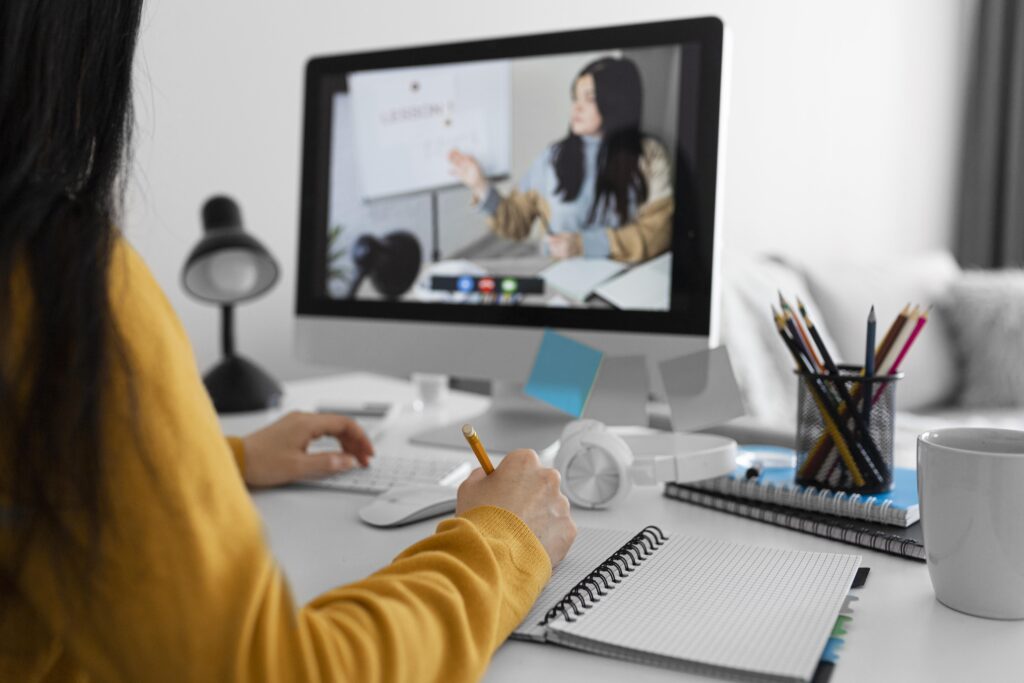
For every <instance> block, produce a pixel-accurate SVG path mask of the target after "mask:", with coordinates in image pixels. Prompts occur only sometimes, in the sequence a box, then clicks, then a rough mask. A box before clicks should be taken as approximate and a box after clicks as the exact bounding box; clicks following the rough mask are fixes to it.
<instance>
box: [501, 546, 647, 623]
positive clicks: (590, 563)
mask: <svg viewBox="0 0 1024 683" xmlns="http://www.w3.org/2000/svg"><path fill="white" fill-rule="evenodd" d="M634 535H635V532H630V531H617V530H615V529H589V528H586V527H583V528H580V529H579V530H578V531H577V533H576V541H575V542H574V543H573V544H572V547H571V548H570V549H569V554H568V555H566V557H565V559H564V560H562V561H561V562H560V563H559V565H558V566H557V567H556V568H555V571H554V574H552V575H551V580H550V581H549V582H548V585H547V586H545V588H544V590H543V592H541V594H540V597H539V598H537V602H535V603H533V608H532V609H531V610H530V613H529V614H527V615H526V618H525V619H523V623H521V624H520V625H519V627H518V628H517V629H516V630H515V631H514V632H513V633H512V637H513V638H519V639H522V640H537V641H543V640H544V633H545V632H546V631H547V627H545V626H541V625H540V621H541V620H542V619H543V618H544V615H545V614H547V611H548V610H549V609H551V608H552V607H553V606H554V605H555V604H556V603H557V602H558V601H559V600H561V599H562V596H564V595H565V594H566V593H568V592H569V591H570V590H571V589H572V587H573V586H575V585H576V584H577V583H579V581H580V579H582V578H583V577H584V576H586V575H587V574H589V573H590V572H592V571H594V569H596V568H597V566H598V565H600V564H601V563H602V562H604V561H605V560H606V559H608V557H609V556H610V555H611V554H612V553H614V552H615V551H616V550H618V549H619V548H621V547H622V546H623V545H624V544H625V543H626V542H627V541H629V539H631V538H633V536H634Z"/></svg>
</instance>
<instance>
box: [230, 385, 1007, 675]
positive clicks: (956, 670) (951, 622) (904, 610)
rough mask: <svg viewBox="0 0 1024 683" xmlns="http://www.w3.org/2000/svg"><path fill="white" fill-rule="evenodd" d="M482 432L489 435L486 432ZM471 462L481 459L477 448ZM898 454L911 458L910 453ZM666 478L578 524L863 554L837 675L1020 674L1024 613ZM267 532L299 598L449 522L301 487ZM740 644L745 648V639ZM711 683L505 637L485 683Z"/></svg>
mask: <svg viewBox="0 0 1024 683" xmlns="http://www.w3.org/2000/svg"><path fill="white" fill-rule="evenodd" d="M413 398H414V394H413V389H412V387H411V385H409V383H407V382H403V381H399V380H396V379H393V378H386V377H381V376H375V375H369V374H364V373H353V374H348V375H339V376H334V377H327V378H321V379H315V380H303V381H296V382H290V383H287V385H286V391H285V400H284V405H283V407H282V409H280V410H275V411H268V412H266V413H255V414H247V415H242V416H231V417H223V418H222V420H221V421H222V424H223V425H224V429H225V432H226V433H228V434H244V433H247V432H248V431H251V430H253V429H256V428H259V427H260V426H262V425H265V424H266V423H267V422H269V421H271V420H273V419H274V418H275V417H277V416H278V415H279V414H280V413H281V412H283V411H286V410H313V409H315V408H316V407H317V406H318V405H321V404H328V403H331V402H334V403H337V402H339V401H342V400H355V399H358V400H360V401H397V402H400V403H401V404H403V405H404V406H410V405H411V403H412V400H413ZM487 403H488V400H487V399H486V398H483V397H480V396H476V395H472V394H465V393H462V392H452V393H451V396H450V398H449V399H448V400H447V401H446V403H445V404H444V406H443V407H439V408H434V409H429V410H425V411H421V412H415V411H412V410H411V408H409V409H408V410H406V411H404V412H402V413H400V414H399V415H397V416H396V418H395V419H394V421H393V422H392V423H391V424H390V425H389V426H387V427H385V428H384V429H383V432H382V435H381V437H380V438H379V439H378V441H377V442H376V444H375V445H376V448H377V450H378V452H380V453H394V454H396V455H398V454H401V455H408V454H410V453H429V452H431V451H434V452H438V453H445V454H450V453H451V452H452V451H450V450H445V449H432V448H430V447H426V446H418V445H417V446H410V445H409V444H408V443H407V441H406V439H407V437H408V436H409V435H410V434H414V433H416V432H417V431H420V430H422V429H424V428H426V427H428V426H432V425H436V424H441V423H444V422H451V421H453V420H460V419H468V418H471V417H472V415H474V414H475V413H479V412H482V411H483V410H485V409H486V408H487ZM482 436H483V435H482ZM465 455H466V458H467V459H472V457H473V456H472V453H471V452H470V451H469V449H468V447H467V448H466V449H465ZM898 460H899V461H900V463H901V464H902V463H903V462H908V461H909V462H912V460H913V455H912V454H906V453H901V454H899V455H898ZM661 490H662V489H661V487H660V486H654V487H636V488H634V490H633V492H632V493H631V494H630V497H629V498H628V499H627V500H625V501H624V502H623V503H622V504H621V505H620V506H618V507H616V508H614V509H612V510H582V509H574V510H573V517H574V519H575V520H576V523H577V525H579V526H594V527H606V528H615V529H624V530H631V531H635V530H639V529H640V528H641V527H643V526H645V525H647V524H656V525H658V526H660V527H661V528H663V529H664V530H665V531H666V532H667V533H678V534H686V535H691V536H704V537H710V538H717V539H723V540H728V541H735V542H739V543H747V544H755V545H764V546H771V547H778V548H785V549H792V550H806V551H818V552H841V553H859V554H861V555H862V557H863V558H864V562H863V566H866V567H870V568H871V574H870V577H869V578H868V582H867V584H866V586H864V588H862V589H860V590H858V591H857V592H856V593H855V595H857V596H858V598H859V599H858V601H857V602H855V603H854V614H853V621H852V623H851V624H850V626H849V627H848V634H847V635H846V637H845V645H844V647H843V649H842V651H841V653H840V658H839V663H838V665H837V666H836V669H835V673H834V677H833V680H834V681H836V682H837V683H841V682H843V681H861V680H872V679H874V680H900V681H943V680H948V681H959V680H1019V674H1020V671H1021V667H1022V665H1024V654H1022V652H1021V649H1020V643H1022V642H1024V621H1019V622H1013V621H1011V622H1007V621H993V620H986V619H980V618H976V617H971V616H968V615H965V614H961V613H959V612H955V611H953V610H951V609H949V608H947V607H944V606H943V605H941V604H939V603H938V602H937V601H936V599H935V594H934V592H933V591H932V587H931V583H930V581H929V578H928V570H927V567H926V565H925V564H923V563H919V562H912V561H909V560H905V559H901V558H897V557H891V556H888V555H885V554H882V553H877V552H872V551H867V550H864V551H862V550H861V549H859V548H856V547H854V546H849V545H844V544H840V543H835V542H831V541H827V540H825V539H820V538H817V537H814V536H810V535H807V534H801V533H797V532H794V531H789V530H786V529H781V528H776V527H773V526H770V525H767V524H763V523H760V522H756V521H753V520H747V519H743V518H740V517H735V516H732V515H727V514H724V513H720V512H716V511H714V510H708V509H704V508H699V507H696V506H693V505H687V504H684V503H680V502H676V501H673V500H669V499H667V498H665V497H664V496H663V495H662V493H661ZM253 500H254V502H255V504H256V507H257V508H258V509H259V511H260V513H261V515H262V517H263V520H264V524H265V528H266V533H267V537H268V540H269V543H270V546H271V549H272V550H273V552H274V554H275V556H276V558H277V560H278V562H279V564H280V565H281V567H282V568H283V570H284V572H285V574H286V575H287V577H288V580H289V583H290V584H291V587H292V592H293V595H294V596H295V600H296V601H297V603H298V604H304V603H306V602H308V601H309V600H311V599H312V598H314V597H316V596H317V595H319V594H320V593H322V592H324V591H326V590H329V589H331V588H334V587H335V586H338V585H340V584H345V583H350V582H353V581H357V580H359V579H361V578H364V577H365V576H367V575H369V574H370V573H372V572H374V571H376V570H377V569H380V568H382V567H384V566H386V565H387V564H388V563H390V562H391V560H392V559H393V558H394V557H395V556H396V555H397V554H398V553H400V552H401V551H402V550H403V549H405V548H406V547H408V546H409V545H411V544H413V543H414V542H416V541H417V540H419V539H421V538H423V537H425V536H427V535H429V534H431V533H432V532H433V530H434V528H435V527H436V526H437V523H438V522H439V521H440V519H442V518H435V519H430V520H425V521H421V522H417V523H414V524H410V525H408V526H405V527H399V528H394V529H378V528H374V527H370V526H368V525H366V524H363V523H362V522H360V521H359V518H358V516H357V512H358V510H359V508H360V507H362V506H363V505H366V504H367V503H368V502H369V501H370V500H371V498H370V497H369V496H367V495H362V494H350V493H343V492H337V491H329V490H320V489H315V488H309V487H301V486H291V487H284V488H279V489H268V490H259V491H254V492H253ZM742 646H743V644H742V643H737V647H742ZM627 678H628V680H630V681H632V682H633V683H642V682H644V681H669V680H671V681H680V680H683V681H686V680H694V681H697V680H710V679H706V678H703V677H700V676H696V675H692V674H680V673H678V672H674V671H670V670H667V669H658V668H655V667H650V666H642V665H638V664H631V663H629V662H625V661H619V660H613V659H608V658H604V657H597V656H594V655H588V654H584V653H581V652H575V651H572V650H568V649H566V648H561V647H552V646H547V645H538V644H534V643H525V642H512V641H510V642H507V643H505V644H504V645H503V646H502V647H501V648H500V649H499V650H498V652H497V653H496V654H495V656H494V659H493V661H492V663H491V666H490V668H489V669H488V671H487V673H486V675H485V677H484V680H487V681H522V680H554V679H557V680H559V681H560V682H566V683H567V682H570V681H581V682H582V681H594V680H624V679H627Z"/></svg>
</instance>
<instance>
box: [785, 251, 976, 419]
mask: <svg viewBox="0 0 1024 683" xmlns="http://www.w3.org/2000/svg"><path fill="white" fill-rule="evenodd" d="M803 268H804V271H805V273H806V275H807V282H808V284H809V285H810V288H811V291H812V292H813V293H814V298H815V299H816V300H817V302H818V305H819V306H821V312H822V315H824V316H825V321H826V323H827V324H828V329H829V331H830V332H831V333H832V335H833V337H834V339H835V343H836V346H834V347H833V348H834V349H838V351H834V352H833V353H834V354H835V355H838V356H839V357H840V358H842V359H843V362H845V363H849V364H851V365H863V364H864V346H865V333H866V329H867V319H868V311H869V310H870V308H871V306H872V305H873V306H874V307H875V316H876V317H877V319H878V327H877V330H878V331H877V340H878V341H881V339H882V337H883V336H885V331H886V330H887V329H888V328H889V325H890V323H892V321H893V320H894V319H895V318H896V316H897V315H898V314H899V312H900V310H901V309H902V308H903V306H904V305H906V304H908V303H912V304H918V305H922V306H931V305H933V304H935V303H937V302H941V301H942V300H943V298H944V296H945V294H946V292H947V291H948V289H949V287H950V285H951V284H952V283H953V282H954V281H955V280H956V279H957V278H958V277H959V276H960V272H961V271H960V266H958V265H957V263H956V260H955V259H954V258H953V256H952V254H950V253H949V252H945V251H936V252H930V253H924V254H920V255H917V256H913V257H909V258H898V259H886V260H876V261H872V262H869V263H864V262H856V261H851V260H841V261H834V260H828V261H813V262H807V263H804V264H803ZM957 365H958V364H957V357H956V349H955V347H954V345H953V340H952V338H951V336H950V332H949V329H948V326H947V323H946V321H945V320H944V312H943V311H942V310H941V309H933V310H932V312H931V313H930V314H929V315H928V323H927V324H926V325H925V327H924V329H922V330H921V333H920V335H919V336H918V338H917V341H916V342H915V343H914V346H913V347H912V348H911V350H910V351H909V353H908V355H907V357H906V358H905V359H904V361H903V364H902V365H901V366H900V370H902V371H904V372H905V373H906V378H905V379H904V380H903V381H902V382H900V383H899V385H898V386H897V387H896V405H897V407H898V408H899V409H901V410H918V409H921V408H926V407H929V406H934V405H940V404H943V403H947V402H948V401H949V400H950V399H951V397H952V396H953V393H954V392H955V391H956V388H957V383H958V375H959V373H958V368H957Z"/></svg>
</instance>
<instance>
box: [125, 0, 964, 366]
mask: <svg viewBox="0 0 1024 683" xmlns="http://www.w3.org/2000/svg"><path fill="white" fill-rule="evenodd" d="M976 1H977V0H899V1H895V2H894V1H893V0H833V1H830V2H826V1H822V0H773V1H771V2H764V1H753V0H689V1H688V2H679V1H678V0H646V1H645V2H642V3H628V2H621V1H616V2H609V1H607V0H600V1H596V0H559V2H551V0H520V1H519V2H489V3H486V5H485V4H483V3H480V2H479V1H478V0H477V1H470V0H434V1H432V2H422V1H414V0H375V1H374V2H360V3H357V2H340V1H339V0H333V1H331V2H328V1H327V0H307V1H306V2H303V3H281V2H268V1H265V0H260V1H253V0H217V2H200V1H199V0H174V1H173V2H171V1H170V0H153V1H152V2H150V3H149V5H148V8H147V11H146V17H145V20H144V27H143V33H142V38H141V46H140V53H139V60H138V78H137V81H136V107H137V118H138V128H137V135H136V167H135V168H136V170H135V179H134V183H133V185H132V188H131V191H130V196H129V211H128V215H127V216H126V221H125V222H126V228H127V232H128V235H129V237H130V239H131V240H132V241H133V243H134V244H135V245H136V246H137V248H138V249H139V250H140V251H141V253H142V255H143V257H144V258H145V259H146V260H147V261H148V262H149V264H150V266H151V267H152V269H153V271H154V273H155V274H156V277H157V279H158V280H159V281H160V283H161V285H162V286H163V287H164V289H165V290H166V292H167V294H168V296H169V297H170V299H171V302H172V303H173V304H174V306H175V308H176V309H177V310H178V313H179V315H180V316H181V317H182V319H183V321H184V324H185V327H186V329H187V330H188V332H189V335H190V336H191V338H192V340H193V343H194V345H195V348H196V355H197V357H198V360H199V364H200V366H201V367H203V368H206V367H208V366H209V365H210V364H212V363H213V362H214V361H215V360H216V359H217V355H218V349H217V343H218V342H217V339H218V331H217V324H218V323H217V313H216V311H215V309H213V308H211V307H209V306H205V305H201V304H199V303H196V302H194V301H192V300H190V299H188V298H187V297H186V296H185V294H184V293H183V291H182V289H181V287H180V279H179V278H180V268H181V264H182V263H183V261H184V260H185V256H186V254H187V252H188V250H189V249H190V248H191V246H192V245H193V244H194V242H195V241H196V240H197V239H198V236H199V231H200V222H199V207H200V205H201V204H202V202H203V201H204V200H205V198H207V197H208V196H210V195H211V194H213V193H218V192H225V193H228V194H230V195H232V196H234V197H235V198H236V199H237V200H238V201H239V203H240V204H241V207H242V211H243V216H244V219H245V222H246V226H247V227H248V229H250V230H251V231H252V232H253V233H255V234H256V235H257V236H258V237H259V238H260V239H262V240H264V241H265V243H266V244H267V246H268V247H269V248H270V249H271V250H272V251H273V252H274V254H276V256H277V257H278V259H279V260H280V262H281V264H282V266H283V269H284V277H283V278H282V281H281V283H280V284H279V285H278V287H277V288H276V289H275V290H274V291H273V292H272V293H270V294H269V295H268V296H266V297H265V298H263V299H261V300H258V301H256V302H254V303H251V304H249V305H246V306H244V307H243V308H241V309H240V310H239V312H238V321H237V326H238V330H237V331H238V334H239V340H238V345H239V347H240V349H241V351H242V352H243V353H245V354H247V355H249V356H251V357H253V358H254V359H255V360H257V361H258V362H260V363H261V364H263V365H265V366H266V367H267V368H268V369H269V370H271V371H272V372H274V373H276V374H277V375H278V376H280V377H284V378H292V377H299V376H304V375H309V374H312V373H314V372H317V371H318V369H317V368H312V367H310V366H308V365H305V364H303V363H300V362H299V361H297V360H295V359H293V358H292V351H291V344H292V340H291V334H292V330H291V320H292V317H293V312H292V311H293V305H294V304H293V302H294V279H295V261H296V244H297V222H298V210H299V209H298V191H299V162H300V144H301V112H302V85H303V68H304V64H305V61H306V59H307V57H309V56H310V55H313V54H329V53H337V52H342V51H357V50H366V49H376V48H383V47H389V46H403V45H407V44H422V43H433V42H443V41H456V40H466V39H474V38H480V37H486V36H503V35H515V34H522V33H531V32H539V31H551V30H566V29H572V28H579V27H583V26H598V25H613V24H620V23H633V22H641V21H653V20H659V19H668V18H679V17H683V16H701V15H707V14H715V15H718V16H720V17H721V18H722V19H723V20H724V21H725V23H726V25H727V26H728V27H729V29H730V31H731V34H732V39H733V53H732V86H731V93H730V96H731V119H730V122H729V133H728V153H727V157H726V164H727V166H726V173H727V180H726V184H725V188H724V197H725V201H726V204H725V226H724V227H725V235H726V251H727V253H728V250H729V249H730V248H734V247H735V246H736V245H743V246H744V247H752V248H758V249H775V250H790V251H793V252H795V253H797V254H798V255H801V256H808V255H812V254H819V253H823V254H826V255H827V254H831V255H838V254H841V253H849V252H855V253H856V252H859V253H863V254H867V253H872V252H874V251H876V250H878V249H881V248H884V249H887V250H890V251H892V250H900V249H905V250H914V249H922V248H927V247H936V246H946V245H949V244H951V241H952V232H951V231H952V222H953V202H954V194H955V182H956V169H957V164H958V157H959V148H958V144H959V143H958V139H959V129H960V119H961V108H962V91H963V90H964V78H965V74H966V61H967V57H968V45H969V42H968V38H969V35H968V34H969V31H970V28H971V20H972V17H973V14H972V12H973V8H974V6H975V3H976Z"/></svg>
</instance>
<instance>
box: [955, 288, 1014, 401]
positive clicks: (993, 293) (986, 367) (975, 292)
mask: <svg viewBox="0 0 1024 683" xmlns="http://www.w3.org/2000/svg"><path fill="white" fill-rule="evenodd" d="M940 308H941V310H942V312H943V313H944V314H945V315H946V319H947V320H948V322H949V324H950V328H951V331H952V333H953V338H954V339H955V340H956V343H957V349H958V352H959V357H960V360H961V363H962V367H963V373H962V375H961V376H962V390H961V393H960V397H959V401H958V402H959V404H960V405H962V406H965V407H972V408H980V407H986V408H988V407H997V406H998V407H1009V406H1024V343H1022V341H1021V340H1022V339H1024V271H1021V270H1002V271H969V272H967V273H965V274H964V276H963V277H962V278H960V279H959V280H958V281H957V282H954V283H953V285H952V286H951V287H950V289H949V295H948V296H947V299H946V302H945V303H944V304H943V305H942V306H941V307H940Z"/></svg>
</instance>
